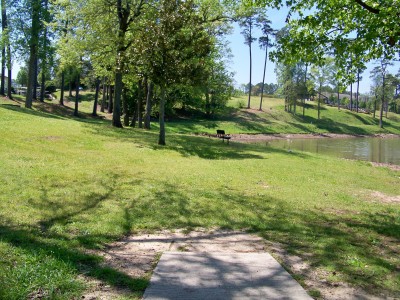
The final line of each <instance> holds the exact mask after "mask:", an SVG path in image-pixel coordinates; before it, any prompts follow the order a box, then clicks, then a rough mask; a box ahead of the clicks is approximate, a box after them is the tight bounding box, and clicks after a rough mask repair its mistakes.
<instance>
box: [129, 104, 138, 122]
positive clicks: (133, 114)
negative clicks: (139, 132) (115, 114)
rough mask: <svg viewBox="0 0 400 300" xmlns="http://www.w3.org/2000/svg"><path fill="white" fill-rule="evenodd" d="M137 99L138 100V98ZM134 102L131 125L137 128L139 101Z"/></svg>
mask: <svg viewBox="0 0 400 300" xmlns="http://www.w3.org/2000/svg"><path fill="white" fill-rule="evenodd" d="M136 101H137V100H136ZM136 101H135V103H133V106H132V107H133V112H132V120H131V124H130V126H131V127H132V128H135V126H136V119H137V102H136Z"/></svg>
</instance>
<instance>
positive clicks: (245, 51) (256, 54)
mask: <svg viewBox="0 0 400 300" xmlns="http://www.w3.org/2000/svg"><path fill="white" fill-rule="evenodd" d="M287 12H288V10H287V9H282V10H276V9H271V10H269V11H268V14H267V15H268V17H269V19H270V20H271V22H272V27H273V28H274V29H281V28H282V27H284V26H285V20H286V16H287ZM240 31H241V29H240V28H239V26H237V25H235V27H234V31H233V33H232V34H230V35H229V36H227V40H228V41H229V42H230V48H231V50H232V54H233V58H232V62H231V64H230V70H231V71H233V72H235V76H234V79H235V81H236V84H237V85H238V86H240V84H243V83H245V84H246V83H248V82H249V47H248V46H247V45H245V44H244V38H243V36H242V35H241V34H240ZM260 35H261V34H260V31H259V30H256V31H255V37H259V36H260ZM252 57H253V72H252V84H257V83H259V82H261V81H262V76H263V69H264V58H265V52H264V50H261V49H260V47H259V46H258V41H257V42H255V43H254V44H253V45H252ZM374 66H375V65H374V63H373V62H370V63H368V64H367V67H368V68H367V70H365V71H364V73H363V74H362V75H361V76H362V77H363V80H362V81H361V82H360V93H368V92H369V91H370V86H371V80H370V78H369V76H370V71H371V70H372V69H373V68H374ZM399 69H400V63H399V62H396V63H395V65H394V66H393V67H390V68H389V71H390V73H392V74H396V73H397V71H398V70H399ZM274 70H275V64H274V63H272V62H268V64H267V71H266V76H265V81H266V82H267V83H271V82H273V83H276V76H275V71H274ZM349 90H350V88H349ZM353 90H354V91H355V86H353Z"/></svg>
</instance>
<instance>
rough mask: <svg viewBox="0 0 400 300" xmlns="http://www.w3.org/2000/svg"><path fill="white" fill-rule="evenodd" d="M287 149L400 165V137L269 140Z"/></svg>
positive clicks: (272, 143)
mask: <svg viewBox="0 0 400 300" xmlns="http://www.w3.org/2000/svg"><path fill="white" fill-rule="evenodd" d="M267 145H269V146H272V147H279V148H283V149H287V150H300V151H305V152H312V153H320V154H326V155H332V156H336V157H341V158H348V159H359V160H366V161H372V162H378V163H388V164H395V165H400V138H319V139H286V140H272V141H268V142H267Z"/></svg>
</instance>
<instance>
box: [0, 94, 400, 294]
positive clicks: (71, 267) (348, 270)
mask: <svg viewBox="0 0 400 300" xmlns="http://www.w3.org/2000/svg"><path fill="white" fill-rule="evenodd" d="M88 97H89V96H88ZM234 101H235V100H233V104H232V106H231V107H230V108H228V110H229V111H230V112H231V113H232V114H231V117H228V116H226V115H225V119H224V117H223V116H218V118H217V119H216V120H198V121H184V120H182V121H176V122H170V123H169V124H168V128H167V146H165V147H160V146H157V139H158V135H157V130H156V129H157V126H154V129H153V130H151V131H143V130H139V129H132V128H124V129H115V128H112V127H111V126H110V124H109V121H107V120H103V119H100V118H94V119H93V118H89V116H88V115H87V114H86V113H89V112H90V111H91V107H90V102H89V101H87V102H88V103H84V104H82V108H83V110H85V109H86V110H87V111H86V113H85V112H84V113H82V114H81V116H82V117H81V118H73V117H71V115H72V111H71V110H70V109H68V108H60V107H57V106H54V105H52V104H50V103H49V102H47V103H46V104H38V103H35V108H34V109H33V110H29V109H25V108H23V107H20V106H19V105H16V104H17V103H15V102H12V101H9V100H5V99H2V100H0V128H1V142H0V153H1V157H0V174H1V180H0V299H26V298H34V297H35V296H37V297H38V296H42V297H43V298H46V299H73V298H75V299H78V298H79V296H80V295H81V293H82V292H83V290H84V289H85V284H84V282H83V281H82V280H81V279H80V277H79V275H80V274H85V275H86V276H89V277H93V278H96V279H100V280H103V281H104V282H106V283H107V284H109V285H118V286H124V287H127V288H129V289H130V290H131V291H132V297H140V295H141V294H142V292H143V290H144V289H145V287H146V285H147V283H148V279H149V276H144V277H141V278H131V277H129V276H127V275H125V274H122V273H120V272H118V271H117V270H114V269H111V268H107V267H104V265H102V258H101V257H97V256H95V255H93V254H89V252H88V249H96V248H102V247H104V246H105V244H106V243H107V242H111V241H114V240H116V239H118V238H121V237H122V236H124V235H127V234H130V233H132V232H135V231H141V230H150V231H151V230H159V229H177V228H187V229H194V228H196V227H204V228H211V227H220V228H225V229H246V230H248V231H250V232H255V233H257V234H259V235H261V236H262V237H264V238H265V239H268V240H270V241H274V242H279V243H281V244H282V245H283V247H284V248H285V249H286V250H287V251H289V252H290V253H293V254H296V255H298V256H300V257H302V258H303V259H304V260H306V261H308V262H309V263H310V264H311V266H312V268H313V270H314V271H315V272H319V273H321V274H324V277H325V278H326V279H327V280H328V281H329V282H332V283H335V282H339V281H340V282H347V283H349V284H352V285H355V286H359V287H362V288H364V289H366V290H367V291H369V292H371V293H375V294H378V295H380V293H385V294H388V295H391V296H395V297H400V293H399V286H400V276H399V266H400V246H399V245H400V206H399V202H396V201H386V202H384V201H382V199H380V198H379V199H378V198H377V197H376V196H374V195H376V193H379V194H380V195H383V196H384V197H383V198H386V199H398V195H400V172H399V171H394V170H389V169H387V168H377V167H373V166H371V165H370V164H369V163H366V162H358V161H348V160H342V159H336V158H332V157H326V156H320V155H313V154H308V153H302V152H286V151H283V150H278V149H273V148H266V147H265V146H260V145H247V144H240V143H231V144H230V145H229V146H228V145H226V143H225V144H223V143H221V141H220V140H216V139H211V138H208V137H200V136H193V135H190V134H186V133H192V132H213V133H214V131H215V129H216V128H221V127H222V128H223V129H225V130H226V131H227V132H229V133H239V132H251V133H255V132H311V131H312V130H313V129H317V130H318V131H321V132H324V130H327V129H326V128H325V127H326V126H327V125H326V124H328V123H329V120H331V119H332V118H333V116H336V115H337V114H341V115H342V117H341V119H339V121H337V122H335V124H334V125H332V126H335V128H338V129H340V131H341V132H343V133H348V132H346V131H349V130H350V129H352V128H358V131H357V133H360V132H363V131H364V132H368V133H377V132H381V131H380V130H379V128H377V125H375V124H376V123H375V121H374V120H372V117H370V116H368V115H365V116H364V115H360V116H353V114H352V113H349V112H346V111H342V112H340V113H338V112H336V110H335V109H333V108H327V109H326V110H324V111H323V112H322V117H323V118H326V119H322V121H321V122H320V123H318V122H316V121H315V119H314V117H313V116H314V115H315V116H316V111H315V110H313V109H309V110H307V118H309V120H311V119H312V120H313V121H312V124H311V121H310V122H307V123H304V122H300V121H299V120H298V119H299V118H300V117H297V116H291V115H288V114H286V113H284V112H283V111H282V102H279V103H278V101H279V100H277V99H268V101H266V106H265V107H264V110H265V112H264V113H257V112H251V111H247V110H238V109H236V108H235V107H234V105H235V104H234V103H235V102H234ZM274 101H275V102H274ZM273 104H274V105H275V106H273ZM85 107H86V108H85ZM268 107H270V108H271V107H272V109H270V110H269V111H268V110H267V108H268ZM394 118H395V116H391V120H387V121H386V125H387V126H386V130H387V131H385V132H393V133H399V130H400V129H399V126H400V124H399V122H398V120H397V121H396V120H395V119H394ZM263 120H266V121H267V122H269V123H264V122H263ZM296 120H297V121H296ZM307 120H308V119H307ZM350 120H351V122H350ZM238 121H239V122H238ZM347 121H349V122H348V123H347ZM324 122H325V123H324ZM316 123H317V124H316ZM321 124H322V125H321ZM323 124H325V125H323ZM324 126H325V127H324ZM282 128H286V130H283V129H282ZM281 129H282V130H281ZM178 132H181V133H182V132H183V133H184V134H178ZM396 197H397V198H396Z"/></svg>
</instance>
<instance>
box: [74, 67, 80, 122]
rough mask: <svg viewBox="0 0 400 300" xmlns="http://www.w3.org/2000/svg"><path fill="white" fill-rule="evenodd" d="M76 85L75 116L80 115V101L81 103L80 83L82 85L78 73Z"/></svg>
mask: <svg viewBox="0 0 400 300" xmlns="http://www.w3.org/2000/svg"><path fill="white" fill-rule="evenodd" d="M75 83H76V87H75V109H74V116H75V117H78V116H79V114H78V103H79V85H80V74H79V73H78V75H76V82H75Z"/></svg>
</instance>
